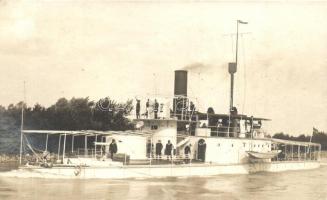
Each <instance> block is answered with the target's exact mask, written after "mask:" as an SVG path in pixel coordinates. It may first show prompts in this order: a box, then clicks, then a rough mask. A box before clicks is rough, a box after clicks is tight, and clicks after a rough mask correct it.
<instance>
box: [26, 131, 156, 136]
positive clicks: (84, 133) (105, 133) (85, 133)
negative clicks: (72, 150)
mask: <svg viewBox="0 0 327 200" xmlns="http://www.w3.org/2000/svg"><path fill="white" fill-rule="evenodd" d="M23 133H27V134H48V135H74V136H96V135H103V136H110V135H115V134H120V135H132V134H133V135H149V134H152V133H151V132H144V131H142V132H135V131H95V130H80V131H66V130H23Z"/></svg>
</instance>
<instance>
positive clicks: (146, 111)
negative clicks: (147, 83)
mask: <svg viewBox="0 0 327 200" xmlns="http://www.w3.org/2000/svg"><path fill="white" fill-rule="evenodd" d="M149 107H150V100H149V99H148V101H147V102H146V104H145V109H146V110H145V116H146V118H148V116H149Z"/></svg>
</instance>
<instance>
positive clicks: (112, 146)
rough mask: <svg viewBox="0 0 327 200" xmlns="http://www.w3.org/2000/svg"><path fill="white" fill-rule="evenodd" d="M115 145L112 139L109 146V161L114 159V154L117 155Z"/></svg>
mask: <svg viewBox="0 0 327 200" xmlns="http://www.w3.org/2000/svg"><path fill="white" fill-rule="evenodd" d="M117 150H118V149H117V144H116V141H115V139H112V141H111V143H110V145H109V152H110V158H111V160H112V159H113V157H114V154H115V153H117Z"/></svg>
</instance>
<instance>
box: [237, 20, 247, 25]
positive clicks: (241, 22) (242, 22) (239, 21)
mask: <svg viewBox="0 0 327 200" xmlns="http://www.w3.org/2000/svg"><path fill="white" fill-rule="evenodd" d="M237 21H238V23H240V24H248V22H244V21H242V20H237Z"/></svg>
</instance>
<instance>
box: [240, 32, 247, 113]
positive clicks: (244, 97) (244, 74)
mask: <svg viewBox="0 0 327 200" xmlns="http://www.w3.org/2000/svg"><path fill="white" fill-rule="evenodd" d="M241 41H242V42H241V43H242V47H241V48H242V54H243V55H242V57H243V58H242V59H243V70H244V72H243V79H244V83H243V105H242V115H243V113H244V109H245V102H246V63H245V62H246V61H245V44H244V38H243V37H242V36H241Z"/></svg>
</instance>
